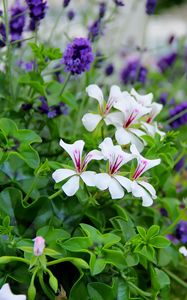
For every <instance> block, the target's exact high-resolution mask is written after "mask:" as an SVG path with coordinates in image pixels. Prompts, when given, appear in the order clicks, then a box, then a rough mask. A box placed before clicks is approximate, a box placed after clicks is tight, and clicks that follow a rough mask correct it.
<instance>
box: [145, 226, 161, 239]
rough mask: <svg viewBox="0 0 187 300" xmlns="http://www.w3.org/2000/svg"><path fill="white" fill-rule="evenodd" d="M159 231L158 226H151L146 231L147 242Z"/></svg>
mask: <svg viewBox="0 0 187 300" xmlns="http://www.w3.org/2000/svg"><path fill="white" fill-rule="evenodd" d="M159 231H160V226H158V225H152V226H151V227H150V228H149V229H148V231H147V240H148V239H150V238H151V237H154V236H155V235H158V234H159Z"/></svg>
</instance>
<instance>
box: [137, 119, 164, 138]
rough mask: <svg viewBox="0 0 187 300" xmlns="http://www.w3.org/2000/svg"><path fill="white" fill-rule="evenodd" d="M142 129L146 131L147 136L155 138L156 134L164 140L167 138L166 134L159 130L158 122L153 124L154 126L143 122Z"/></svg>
mask: <svg viewBox="0 0 187 300" xmlns="http://www.w3.org/2000/svg"><path fill="white" fill-rule="evenodd" d="M142 128H143V129H144V130H146V132H147V134H149V135H150V136H152V137H154V136H155V134H156V133H158V134H159V135H160V136H161V140H162V138H163V137H164V136H165V132H163V131H161V130H159V129H158V125H157V123H156V122H153V123H152V124H149V123H147V122H142Z"/></svg>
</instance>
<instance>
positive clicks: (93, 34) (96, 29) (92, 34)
mask: <svg viewBox="0 0 187 300" xmlns="http://www.w3.org/2000/svg"><path fill="white" fill-rule="evenodd" d="M100 34H102V30H101V22H100V20H96V21H94V22H93V24H92V25H91V26H90V27H89V34H88V37H89V39H90V40H91V41H92V42H94V41H95V40H96V38H97V37H98V36H99V35H100Z"/></svg>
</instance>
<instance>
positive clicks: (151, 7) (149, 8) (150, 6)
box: [146, 0, 157, 15]
mask: <svg viewBox="0 0 187 300" xmlns="http://www.w3.org/2000/svg"><path fill="white" fill-rule="evenodd" d="M156 4H157V0H147V2H146V14H148V15H153V14H154V12H155V8H156Z"/></svg>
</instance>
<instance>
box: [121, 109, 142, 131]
mask: <svg viewBox="0 0 187 300" xmlns="http://www.w3.org/2000/svg"><path fill="white" fill-rule="evenodd" d="M138 114H139V110H138V109H136V108H135V109H134V110H133V111H132V112H131V114H130V115H129V117H128V118H127V121H126V122H125V123H124V125H123V127H124V128H127V127H129V126H130V125H131V124H132V123H133V122H134V120H135V119H136V117H137V116H138Z"/></svg>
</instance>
